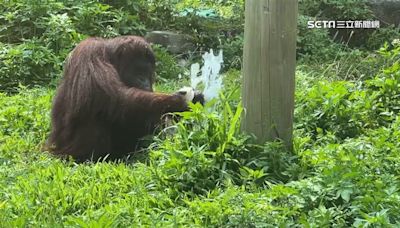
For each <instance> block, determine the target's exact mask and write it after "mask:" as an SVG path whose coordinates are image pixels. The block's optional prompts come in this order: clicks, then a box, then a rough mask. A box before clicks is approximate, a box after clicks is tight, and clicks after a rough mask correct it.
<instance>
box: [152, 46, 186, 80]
mask: <svg viewBox="0 0 400 228" xmlns="http://www.w3.org/2000/svg"><path fill="white" fill-rule="evenodd" d="M152 49H153V51H154V54H155V56H156V74H157V79H158V80H161V81H165V80H167V79H177V78H178V76H179V75H180V74H183V72H184V69H183V68H182V67H180V66H179V65H178V64H177V59H176V58H175V57H174V56H172V55H171V54H169V53H168V51H167V50H166V49H165V48H163V47H161V46H160V45H153V46H152Z"/></svg>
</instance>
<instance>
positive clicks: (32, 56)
mask: <svg viewBox="0 0 400 228" xmlns="http://www.w3.org/2000/svg"><path fill="white" fill-rule="evenodd" d="M61 63H62V60H61V59H59V57H57V56H56V55H55V54H54V53H53V52H52V51H51V50H50V49H48V48H46V47H45V46H43V45H42V44H41V43H40V42H38V41H29V42H25V43H23V44H19V45H3V46H2V47H1V50H0V90H1V91H9V92H15V90H16V88H17V87H18V85H19V84H22V85H46V84H49V83H50V82H51V81H52V80H53V79H54V78H56V77H57V76H58V75H60V73H61Z"/></svg>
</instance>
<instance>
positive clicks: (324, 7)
mask: <svg viewBox="0 0 400 228" xmlns="http://www.w3.org/2000/svg"><path fill="white" fill-rule="evenodd" d="M299 10H300V13H301V14H303V15H307V16H318V17H319V18H321V19H330V20H367V19H372V12H371V10H370V8H369V7H368V5H367V0H323V1H320V0H300V1H299Z"/></svg>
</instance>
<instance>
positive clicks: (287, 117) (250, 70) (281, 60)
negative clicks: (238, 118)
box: [242, 0, 297, 148]
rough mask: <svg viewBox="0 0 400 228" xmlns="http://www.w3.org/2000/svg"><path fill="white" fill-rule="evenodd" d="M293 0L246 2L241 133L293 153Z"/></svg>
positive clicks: (294, 11) (294, 7) (294, 10)
mask: <svg viewBox="0 0 400 228" xmlns="http://www.w3.org/2000/svg"><path fill="white" fill-rule="evenodd" d="M296 29H297V0H246V4H245V29H244V53H243V88H242V99H243V106H244V108H245V114H244V117H243V123H242V128H243V130H244V131H245V132H247V133H252V134H254V135H255V136H256V137H257V141H258V143H264V142H266V141H273V140H275V139H281V140H283V141H284V143H285V144H286V145H287V146H288V148H292V131H293V126H292V125H293V112H294V87H295V67H296V35H297V32H296Z"/></svg>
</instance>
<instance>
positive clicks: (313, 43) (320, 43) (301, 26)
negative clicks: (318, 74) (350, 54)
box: [297, 15, 344, 62]
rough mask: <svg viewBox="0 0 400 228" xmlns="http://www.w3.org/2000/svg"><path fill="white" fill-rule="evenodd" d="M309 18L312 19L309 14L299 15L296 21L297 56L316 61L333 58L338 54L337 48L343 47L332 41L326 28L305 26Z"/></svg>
mask: <svg viewBox="0 0 400 228" xmlns="http://www.w3.org/2000/svg"><path fill="white" fill-rule="evenodd" d="M310 20H314V19H313V18H311V17H309V16H302V15H300V16H299V19H298V21H297V25H298V36H297V54H298V56H301V57H303V58H305V59H311V60H313V61H317V62H323V61H326V60H330V59H334V58H335V56H336V55H337V54H338V50H341V49H344V47H343V46H341V45H340V44H337V43H335V42H333V40H332V39H331V38H330V36H329V31H328V30H325V29H309V28H307V21H310Z"/></svg>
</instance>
